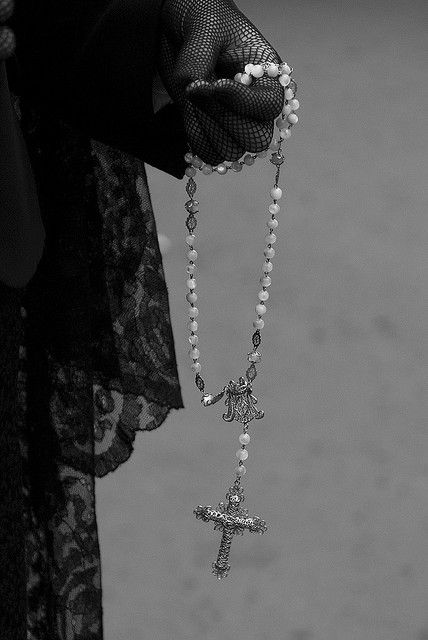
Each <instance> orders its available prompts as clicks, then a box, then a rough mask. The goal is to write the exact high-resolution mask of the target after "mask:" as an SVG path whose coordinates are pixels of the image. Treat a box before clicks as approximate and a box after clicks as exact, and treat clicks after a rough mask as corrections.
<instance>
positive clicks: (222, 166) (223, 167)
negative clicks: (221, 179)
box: [217, 164, 227, 176]
mask: <svg viewBox="0 0 428 640" xmlns="http://www.w3.org/2000/svg"><path fill="white" fill-rule="evenodd" d="M217 173H219V174H220V175H221V176H224V174H225V173H227V166H226V165H225V164H219V165H218V167H217Z"/></svg>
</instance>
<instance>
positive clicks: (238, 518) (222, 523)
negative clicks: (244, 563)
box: [193, 482, 267, 580]
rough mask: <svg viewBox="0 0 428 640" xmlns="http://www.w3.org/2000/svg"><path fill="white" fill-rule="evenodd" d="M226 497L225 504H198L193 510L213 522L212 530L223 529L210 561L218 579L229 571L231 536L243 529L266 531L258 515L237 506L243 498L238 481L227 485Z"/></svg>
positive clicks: (200, 517) (198, 515) (203, 518)
mask: <svg viewBox="0 0 428 640" xmlns="http://www.w3.org/2000/svg"><path fill="white" fill-rule="evenodd" d="M226 498H227V499H228V504H227V506H226V505H225V503H224V502H220V503H219V505H218V509H213V508H212V506H211V505H208V506H206V507H202V506H201V505H199V506H198V507H197V508H196V509H194V510H193V513H194V514H195V516H196V518H198V519H199V520H203V521H204V522H215V525H214V530H215V529H220V530H221V531H223V535H222V538H221V542H220V550H219V552H218V556H217V560H216V562H213V563H212V573H214V575H216V576H217V578H218V579H219V580H221V579H222V578H225V577H226V576H227V575H228V573H229V571H230V564H229V555H230V547H231V544H232V540H233V536H234V535H241V536H242V535H244V531H245V529H248V531H251V532H252V533H260V534H262V533H265V532H266V531H267V526H266V522H265V521H264V520H262V519H261V518H260V517H259V516H248V510H247V509H243V508H242V507H240V506H239V505H240V503H241V502H243V501H244V500H245V498H244V488H243V487H242V486H239V482H235V485H234V486H233V487H229V492H228V493H226Z"/></svg>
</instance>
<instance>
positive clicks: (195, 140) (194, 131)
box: [184, 101, 242, 165]
mask: <svg viewBox="0 0 428 640" xmlns="http://www.w3.org/2000/svg"><path fill="white" fill-rule="evenodd" d="M184 124H185V128H186V132H187V135H188V139H189V144H190V148H191V149H192V152H193V153H195V154H196V155H197V156H199V157H200V158H201V160H203V161H204V162H206V163H208V164H212V165H217V164H220V162H223V160H226V159H227V158H225V155H224V154H225V150H226V146H225V144H224V137H223V135H224V134H223V135H222V133H221V131H220V129H219V127H218V126H217V125H215V127H213V126H212V123H210V122H209V116H208V115H207V114H204V113H203V112H202V111H201V110H200V109H199V108H198V107H197V106H196V105H194V104H192V103H191V102H189V101H186V103H185V105H184ZM214 129H215V131H216V134H213V130H214ZM235 155H236V159H237V158H239V157H240V155H242V152H241V150H240V149H238V150H236V154H235Z"/></svg>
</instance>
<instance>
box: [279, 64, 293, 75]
mask: <svg viewBox="0 0 428 640" xmlns="http://www.w3.org/2000/svg"><path fill="white" fill-rule="evenodd" d="M290 71H291V67H289V66H288V64H287V63H286V62H282V63H281V64H280V65H279V72H280V73H282V74H284V73H290Z"/></svg>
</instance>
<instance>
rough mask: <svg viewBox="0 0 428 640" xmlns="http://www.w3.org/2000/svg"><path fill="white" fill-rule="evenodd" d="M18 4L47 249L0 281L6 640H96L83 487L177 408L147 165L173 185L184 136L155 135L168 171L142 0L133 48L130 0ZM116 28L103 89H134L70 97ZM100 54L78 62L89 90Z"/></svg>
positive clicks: (95, 582) (154, 7) (0, 615)
mask: <svg viewBox="0 0 428 640" xmlns="http://www.w3.org/2000/svg"><path fill="white" fill-rule="evenodd" d="M20 6H21V10H22V11H23V13H21V14H20V13H18V14H17V16H16V20H15V29H16V32H17V37H18V52H17V53H18V58H17V64H14V65H10V66H9V72H10V74H11V75H12V76H13V82H14V84H13V89H14V90H15V91H16V92H17V93H18V94H19V95H20V108H21V112H22V118H21V125H22V129H23V132H24V136H25V139H26V142H27V146H28V150H29V153H30V158H31V162H32V166H33V170H34V174H35V178H36V183H37V187H38V194H39V202H40V209H41V214H42V218H43V224H44V227H45V230H46V241H45V247H44V252H43V256H42V259H41V261H40V263H39V265H38V268H37V271H36V273H35V275H34V276H33V278H32V279H31V280H30V282H29V283H28V285H27V286H26V287H25V288H23V289H11V288H10V287H7V286H5V285H3V284H1V283H0V285H1V286H0V393H1V397H2V400H1V413H0V420H1V424H0V432H1V435H0V455H1V465H0V467H1V470H0V490H1V508H0V563H1V564H0V598H1V599H0V629H1V638H2V640H27V635H28V637H30V638H31V639H32V640H102V637H103V630H102V594H101V570H100V569H101V568H100V554H99V546H98V536H97V524H96V512H95V477H96V476H98V477H101V476H103V475H105V474H107V473H109V472H111V471H113V470H114V469H116V468H117V466H118V465H120V464H122V463H123V462H125V461H126V460H127V459H128V458H129V456H130V455H131V453H132V446H133V441H134V438H135V434H136V432H137V431H139V430H152V429H156V428H158V427H159V426H160V425H161V424H162V422H163V421H164V420H165V418H166V417H167V415H168V413H169V411H170V410H171V408H175V409H179V408H181V407H183V402H182V397H181V392H180V386H179V380H178V372H177V366H176V359H175V351H174V340H173V334H172V329H171V321H170V316H169V306H168V294H167V288H166V284H165V279H164V273H163V268H162V259H161V254H160V251H159V246H158V242H157V234H156V224H155V220H154V216H153V210H152V206H151V201H150V195H149V191H148V187H147V179H146V174H145V168H144V164H143V161H146V162H149V163H151V164H153V165H154V166H157V167H158V168H161V169H163V170H164V171H166V172H167V173H170V174H171V175H175V176H176V177H182V175H183V173H184V168H185V163H184V161H183V159H182V157H183V155H184V153H185V151H186V147H185V144H184V139H181V140H180V137H179V136H178V137H177V136H175V137H174V138H173V139H168V154H169V155H168V157H167V156H166V155H165V148H166V146H165V145H163V146H162V144H159V140H162V136H163V135H164V130H163V129H162V126H163V125H162V124H161V123H162V122H164V120H168V127H169V130H170V124H171V121H170V120H169V118H170V115H169V114H175V115H174V117H176V116H177V113H176V108H175V106H174V105H168V106H167V107H164V108H163V109H162V110H161V111H160V112H159V113H158V114H156V116H153V110H152V97H151V86H152V77H153V72H154V63H155V58H156V56H155V53H154V51H155V49H156V46H155V45H156V37H153V34H156V29H157V28H158V21H159V12H160V10H161V2H160V0H159V1H157V2H156V1H154V0H150V1H149V2H143V0H139V2H138V9H139V11H140V12H141V21H140V25H141V28H143V27H144V34H143V35H144V37H142V38H141V39H140V38H137V35H138V30H137V29H135V30H133V29H131V23H132V24H135V10H136V6H137V3H135V2H133V1H132V2H131V1H129V2H128V1H122V2H120V3H119V2H89V1H88V0H85V1H84V2H83V1H82V2H80V3H78V2H55V3H53V2H37V3H36V2H28V3H27V4H23V5H20ZM24 7H28V12H29V13H26V12H25V13H24ZM18 8H19V7H18ZM128 8H129V13H128ZM77 9H79V10H77ZM52 12H53V13H52ZM132 12H134V13H132ZM131 14H132V19H131V17H130V16H131ZM120 17H121V18H122V19H123V24H122V32H121V33H122V35H121V38H122V37H124V38H125V36H124V34H125V33H126V32H127V30H126V27H129V29H130V32H129V34H128V35H130V36H131V35H132V36H133V38H134V39H132V37H129V38H128V37H127V38H125V40H124V41H125V43H126V44H128V45H129V43H130V42H131V41H132V42H133V45H132V47H131V46H129V47H128V48H126V50H124V51H123V52H122V55H121V56H116V57H115V56H110V58H109V64H111V65H112V68H111V74H108V73H107V72H106V74H105V79H106V80H108V79H109V78H114V77H115V73H116V74H117V75H120V74H119V71H118V68H115V66H114V65H115V64H116V63H118V62H120V64H121V65H122V66H121V67H120V73H123V74H125V79H126V73H128V78H130V77H131V76H132V82H130V83H129V84H128V85H127V83H126V82H125V83H124V84H122V86H121V87H119V88H118V87H117V86H116V85H115V84H114V83H113V84H111V86H110V87H106V86H105V85H103V83H102V82H100V84H98V85H97V84H96V83H95V82H94V92H93V94H88V93H87V92H86V93H85V92H83V93H82V95H81V96H80V98H79V99H76V101H73V100H69V99H70V95H69V89H70V88H71V87H73V86H74V87H75V86H76V84H78V79H77V78H72V77H71V76H72V75H73V74H72V71H71V70H72V69H73V68H74V60H76V59H77V58H78V57H79V55H80V52H81V51H83V50H85V52H87V51H89V50H90V46H89V44H88V42H89V40H88V37H89V36H88V34H95V33H97V34H104V36H105V38H106V39H105V40H103V38H104V36H102V37H101V35H100V38H101V41H102V42H104V45H105V47H106V49H108V42H109V40H108V38H107V35H106V34H107V33H108V27H109V25H110V26H111V24H113V23H115V24H116V25H117V24H118V22H117V21H118V20H119V18H120ZM110 19H111V21H112V22H110ZM75 20H76V21H75ZM58 25H60V27H61V28H60V29H59V32H58V33H57V31H56V30H57V27H58ZM104 28H105V29H107V31H105V30H104ZM40 29H41V31H40ZM32 30H34V31H32ZM40 33H42V34H43V37H42V38H41V39H40V40H39V38H40ZM147 34H149V35H148V36H147V37H146V35H147ZM24 36H25V37H24ZM27 36H28V40H26V39H25V38H26V37H27ZM82 37H83V39H84V45H85V46H83V45H82ZM22 43H24V44H22ZM116 44H117V45H118V44H119V43H118V42H117V43H116ZM33 46H34V47H35V50H36V54H37V55H35V57H34V59H33V58H32V49H31V47H33ZM20 47H21V48H20ZM37 47H39V50H38V51H37ZM94 48H95V50H96V51H95V52H99V51H100V50H99V48H98V45H97V46H95V47H94ZM136 48H137V51H138V48H140V50H142V51H143V54H144V55H143V54H142V55H140V56H139V55H138V53H137V54H136V53H135V51H136ZM48 54H49V58H46V57H45V56H47V55H48ZM126 55H127V56H128V57H129V59H128V65H126V64H125V62H126V60H125V58H126ZM94 56H95V54H94ZM101 58H102V59H98V62H96V58H95V57H94V58H91V60H92V61H93V65H94V66H93V68H92V71H90V70H89V69H90V67H89V66H88V67H87V73H88V77H87V78H86V81H87V82H88V86H87V87H86V88H87V89H89V85H90V82H89V80H90V75H91V73H92V74H93V75H94V77H95V75H96V72H97V66H96V65H97V64H98V63H99V64H102V65H105V64H106V61H107V58H106V57H105V56H104V57H103V56H101ZM46 60H47V61H48V62H47V64H46V65H45V64H44V63H45V61H46ZM143 61H144V69H141V64H142V62H143ZM134 63H135V65H134ZM137 63H138V64H137ZM133 65H134V66H133ZM126 67H128V69H127V68H126ZM76 68H77V67H76ZM61 69H63V71H64V75H63V77H62V76H61V73H60V70H61ZM37 70H39V72H40V75H39V77H37V75H33V73H34V74H35V73H36V71H37ZM80 70H81V71H82V67H80ZM99 71H100V78H101V77H102V71H101V70H100V69H99ZM140 71H141V75H142V77H143V78H144V82H142V83H141V86H140V89H141V93H140V95H138V96H136V100H137V102H136V103H135V104H133V103H132V99H133V97H134V96H133V95H132V92H133V91H134V92H135V84H134V80H135V78H138V77H139V72H140ZM69 80H70V84H69ZM82 83H83V84H84V81H82ZM95 85H96V86H95ZM128 89H129V92H130V95H129V96H127V95H125V93H124V92H126V91H127V90H128ZM67 92H68V93H67ZM107 93H108V94H109V95H108V96H107ZM119 94H120V95H119ZM83 96H85V100H86V106H85V105H83ZM98 106H99V107H100V109H101V110H100V111H99V112H98V113H97V109H98ZM89 108H91V109H92V112H91V110H90V109H89ZM121 108H122V109H125V111H123V110H122V111H121V110H120V109H121ZM86 109H88V112H87V118H86V117H85V114H86ZM132 118H134V119H132ZM176 122H178V120H176ZM141 123H144V125H142V124H141ZM132 127H134V132H133V131H132ZM112 145H115V147H117V148H114V147H113V146H112ZM129 151H134V153H135V154H136V155H138V158H136V157H134V156H133V155H130V154H129V153H127V152H129ZM141 640H144V630H142V632H141ZM148 640H151V639H148Z"/></svg>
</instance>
